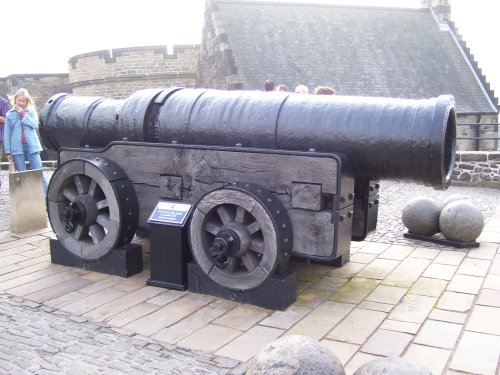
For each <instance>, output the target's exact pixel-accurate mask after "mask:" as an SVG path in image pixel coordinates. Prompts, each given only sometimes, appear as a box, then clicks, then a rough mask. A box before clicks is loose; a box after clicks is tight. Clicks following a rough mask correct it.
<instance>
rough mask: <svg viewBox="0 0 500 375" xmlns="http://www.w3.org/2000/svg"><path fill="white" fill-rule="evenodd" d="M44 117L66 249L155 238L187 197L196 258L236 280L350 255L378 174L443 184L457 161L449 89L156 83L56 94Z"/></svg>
mask: <svg viewBox="0 0 500 375" xmlns="http://www.w3.org/2000/svg"><path fill="white" fill-rule="evenodd" d="M40 120H41V121H40V122H41V123H40V133H41V136H42V138H43V140H44V143H45V145H47V146H48V147H49V148H51V149H54V150H58V158H59V167H58V169H57V170H56V171H55V172H54V174H53V177H52V179H51V182H50V185H49V190H48V213H49V219H50V222H51V225H52V227H53V229H54V232H55V234H56V236H57V238H58V240H59V241H60V243H61V245H62V246H63V247H64V248H65V249H66V250H67V251H69V252H70V253H72V254H74V255H75V256H77V257H80V258H83V259H88V260H96V259H102V258H104V257H106V256H107V254H108V253H109V252H110V251H112V250H113V249H114V248H116V247H117V246H122V245H123V244H126V243H128V242H130V241H131V240H132V238H133V236H134V235H135V234H136V233H141V234H144V235H147V233H148V230H149V224H148V218H149V217H150V214H151V212H152V211H153V210H154V208H155V206H156V205H157V204H158V202H159V201H162V200H168V201H169V202H179V203H187V204H190V205H192V206H193V211H192V214H191V216H190V217H189V222H188V224H187V225H188V231H187V232H186V236H187V237H188V244H189V248H190V251H191V253H192V256H193V258H194V260H195V261H196V263H197V264H198V265H199V267H200V269H201V270H202V272H204V273H205V274H206V276H207V277H208V278H210V280H212V281H213V282H214V283H216V284H217V285H220V286H221V287H223V288H227V289H228V290H234V291H245V290H253V289H255V288H258V287H259V286H261V285H262V284H263V283H264V282H265V281H266V280H267V279H269V278H270V277H271V276H272V275H273V274H274V273H276V272H277V271H278V270H281V269H283V267H284V266H285V265H286V263H287V262H288V260H289V259H290V258H291V257H297V258H302V259H307V260H312V261H317V262H322V263H326V264H331V265H334V266H341V265H343V264H344V263H345V262H347V261H348V260H349V250H350V244H351V240H357V241H360V240H363V239H364V238H365V237H366V235H367V234H368V233H369V232H370V231H371V230H373V229H374V228H375V227H376V222H377V212H378V204H379V201H378V189H379V187H380V186H379V181H380V180H381V179H400V180H412V181H416V182H419V183H423V184H425V185H428V186H431V187H433V188H436V189H446V188H447V187H448V185H449V183H450V181H451V174H452V171H453V166H454V158H455V136H456V134H455V132H456V130H455V128H456V117H455V108H454V99H453V97H451V96H439V97H438V98H431V99H421V100H408V99H394V98H369V97H348V96H335V95H334V96H313V95H295V94H290V93H282V92H276V93H265V92H258V91H222V90H210V89H186V88H168V89H165V88H158V89H145V90H141V91H138V92H136V93H134V94H132V95H131V96H130V97H128V98H127V99H125V100H112V99H106V98H102V97H85V96H76V95H71V94H57V95H54V96H53V97H51V98H50V99H49V100H48V101H47V102H46V104H45V105H44V107H43V108H42V111H41V116H40ZM164 241H165V243H168V241H169V239H168V238H165V239H164Z"/></svg>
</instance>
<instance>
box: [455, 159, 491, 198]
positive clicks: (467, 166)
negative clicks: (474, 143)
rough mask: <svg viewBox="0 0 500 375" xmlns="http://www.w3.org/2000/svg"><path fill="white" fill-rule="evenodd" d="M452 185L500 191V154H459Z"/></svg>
mask: <svg viewBox="0 0 500 375" xmlns="http://www.w3.org/2000/svg"><path fill="white" fill-rule="evenodd" d="M452 184H454V185H469V186H470V185H472V186H481V187H491V188H496V189H500V152H495V151H493V152H483V151H463V152H457V155H456V159H455V168H454V171H453V177H452Z"/></svg>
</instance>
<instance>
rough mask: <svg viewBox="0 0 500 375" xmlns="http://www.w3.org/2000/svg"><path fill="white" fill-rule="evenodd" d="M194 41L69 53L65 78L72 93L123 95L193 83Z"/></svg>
mask: <svg viewBox="0 0 500 375" xmlns="http://www.w3.org/2000/svg"><path fill="white" fill-rule="evenodd" d="M199 50H200V47H199V46H198V45H182V46H174V47H173V52H172V53H171V54H169V53H168V51H167V48H166V47H165V46H152V47H135V48H119V49H113V50H110V51H109V50H106V51H96V52H90V53H85V54H82V55H77V56H73V57H72V58H70V60H69V81H70V87H71V89H72V91H73V93H74V94H77V95H97V96H105V97H109V98H113V99H124V98H126V97H128V96H129V95H130V94H132V93H134V92H135V91H137V90H140V89H144V88H153V87H172V86H181V87H195V86H196V75H197V61H198V56H199Z"/></svg>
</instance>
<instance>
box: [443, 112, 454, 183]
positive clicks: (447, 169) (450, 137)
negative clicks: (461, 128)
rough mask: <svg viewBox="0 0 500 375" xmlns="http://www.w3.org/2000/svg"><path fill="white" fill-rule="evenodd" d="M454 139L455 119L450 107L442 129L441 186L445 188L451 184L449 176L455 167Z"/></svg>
mask: <svg viewBox="0 0 500 375" xmlns="http://www.w3.org/2000/svg"><path fill="white" fill-rule="evenodd" d="M456 139H457V120H456V115H455V109H454V108H450V111H449V113H448V119H447V122H446V127H445V131H444V140H443V152H444V156H443V176H445V177H444V181H443V188H444V189H446V188H447V187H448V186H450V184H451V177H452V175H453V170H454V167H455V154H456V142H457V141H456Z"/></svg>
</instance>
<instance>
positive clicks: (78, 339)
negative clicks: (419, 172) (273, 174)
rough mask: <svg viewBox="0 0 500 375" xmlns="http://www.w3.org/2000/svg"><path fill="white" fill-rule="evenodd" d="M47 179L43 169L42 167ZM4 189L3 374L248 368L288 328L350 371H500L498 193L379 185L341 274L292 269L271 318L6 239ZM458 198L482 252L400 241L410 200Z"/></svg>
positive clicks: (43, 243)
mask: <svg viewBox="0 0 500 375" xmlns="http://www.w3.org/2000/svg"><path fill="white" fill-rule="evenodd" d="M45 173H46V174H47V175H48V177H49V176H50V173H51V172H50V171H46V172H45ZM1 178H2V187H1V193H0V217H1V218H2V219H1V222H0V374H4V373H5V374H101V373H102V374H243V373H244V372H245V369H246V363H247V361H248V360H249V359H250V358H251V357H252V356H253V355H254V354H256V353H258V351H259V350H261V349H262V347H263V346H264V345H265V344H267V343H268V342H270V341H272V340H274V339H276V338H278V337H280V336H282V335H285V334H303V335H307V336H309V337H312V338H315V339H317V340H320V341H321V342H323V343H324V344H325V345H327V346H328V347H329V348H330V349H331V350H332V351H333V352H334V353H335V354H336V355H337V356H338V357H339V359H340V360H341V361H342V363H343V365H344V366H345V368H346V373H347V374H352V373H353V372H354V371H355V370H356V369H357V368H359V367H360V366H361V365H362V364H364V363H366V362H367V361H369V360H372V359H376V358H380V357H385V356H391V355H395V356H402V357H406V358H408V359H410V360H413V361H415V362H417V363H420V364H423V365H424V366H426V367H427V368H428V369H429V370H430V371H431V372H432V373H433V374H436V375H438V374H446V375H448V374H449V375H454V374H486V375H498V374H499V355H500V329H499V325H498V321H499V319H500V303H499V302H498V301H500V190H494V189H485V188H470V187H458V186H452V187H450V188H449V189H448V190H446V191H438V190H433V189H431V188H428V187H425V186H422V185H417V184H413V183H401V182H397V181H382V183H381V192H380V208H379V219H378V225H377V229H376V231H375V232H373V233H372V234H370V235H369V237H368V238H367V240H366V241H363V242H353V243H352V245H351V261H350V262H349V263H347V264H346V265H345V266H344V267H342V268H331V267H327V266H323V265H315V264H307V263H304V262H300V263H299V262H297V263H295V262H291V264H290V266H291V268H292V269H294V270H295V271H296V272H297V280H298V289H297V294H298V296H297V301H296V302H295V303H294V304H293V305H291V306H290V307H289V308H287V309H286V310H285V311H273V310H268V309H263V308H259V307H256V306H251V305H244V304H239V303H236V302H232V301H226V300H222V299H219V298H215V297H213V296H206V295H200V294H196V293H191V292H188V291H184V292H180V291H173V290H167V289H162V288H157V287H152V286H146V285H145V280H146V279H147V278H148V277H149V265H148V257H147V255H148V253H149V241H148V240H145V239H137V238H136V239H134V242H137V243H140V244H141V245H142V246H143V250H144V254H145V262H146V264H145V267H144V268H145V271H143V272H142V273H140V274H138V275H134V276H132V277H130V278H128V279H122V278H119V277H116V276H110V275H104V274H98V273H96V272H91V271H88V270H83V269H77V268H71V267H64V266H60V265H55V264H52V263H50V254H49V243H48V242H49V238H51V237H52V235H53V234H52V232H51V230H50V229H49V228H48V229H46V230H42V231H38V232H33V233H28V234H25V235H13V234H12V233H10V232H9V227H10V224H9V222H8V220H9V219H8V217H9V204H8V181H7V174H6V173H5V171H2V176H1ZM451 194H460V195H466V196H468V197H469V199H470V200H471V201H472V202H474V203H475V204H476V205H477V206H478V207H479V208H480V209H481V211H482V212H483V215H484V217H485V219H486V220H487V221H488V219H490V218H491V220H489V221H488V223H487V227H485V230H484V231H483V234H482V235H481V237H480V239H479V240H480V242H481V246H480V247H479V248H477V249H456V248H450V247H447V246H442V245H437V244H434V243H429V242H424V241H415V240H408V239H405V238H404V237H403V236H402V233H403V231H404V227H403V225H402V223H401V210H402V208H403V207H404V205H405V204H406V203H407V202H408V201H409V200H410V199H411V198H413V197H415V196H432V197H435V198H436V199H438V200H441V199H443V198H444V197H446V196H449V195H451Z"/></svg>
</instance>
